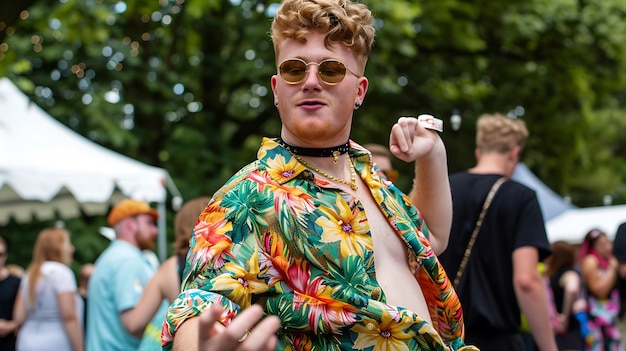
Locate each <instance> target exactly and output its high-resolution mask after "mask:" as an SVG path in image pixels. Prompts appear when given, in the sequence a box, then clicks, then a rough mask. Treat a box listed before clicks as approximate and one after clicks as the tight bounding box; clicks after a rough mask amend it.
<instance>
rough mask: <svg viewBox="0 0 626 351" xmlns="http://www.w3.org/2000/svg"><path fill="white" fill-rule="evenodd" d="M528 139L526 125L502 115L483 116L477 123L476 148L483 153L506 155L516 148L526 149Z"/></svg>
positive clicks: (519, 120)
mask: <svg viewBox="0 0 626 351" xmlns="http://www.w3.org/2000/svg"><path fill="white" fill-rule="evenodd" d="M526 139H528V129H527V128H526V123H524V121H522V120H521V119H513V118H509V117H506V116H504V115H502V114H499V113H495V114H488V113H486V114H483V115H481V116H480V117H479V118H478V122H476V147H477V148H478V149H479V150H480V151H481V152H483V153H488V152H498V153H506V152H509V151H511V150H512V149H513V148H514V147H515V146H520V147H521V148H524V145H525V144H526Z"/></svg>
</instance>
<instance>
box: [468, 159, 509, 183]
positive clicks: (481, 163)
mask: <svg viewBox="0 0 626 351" xmlns="http://www.w3.org/2000/svg"><path fill="white" fill-rule="evenodd" d="M516 164H517V163H513V162H509V161H508V159H507V158H506V157H505V156H504V155H499V154H489V155H483V156H481V157H480V159H479V160H478V163H477V164H476V166H474V167H473V168H470V169H469V170H468V172H469V173H474V174H502V175H504V176H507V177H509V178H510V177H511V176H512V175H513V171H515V166H516Z"/></svg>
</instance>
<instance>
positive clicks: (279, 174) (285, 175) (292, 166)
mask: <svg viewBox="0 0 626 351" xmlns="http://www.w3.org/2000/svg"><path fill="white" fill-rule="evenodd" d="M267 165H268V170H267V172H268V173H269V175H270V177H271V178H272V179H274V180H276V181H277V182H278V183H281V184H282V183H284V182H286V181H288V180H290V179H291V178H293V177H294V175H296V174H298V173H300V172H302V171H304V170H305V169H306V168H305V167H304V166H303V165H302V164H300V162H298V161H297V160H296V159H295V158H291V159H290V160H289V162H288V163H285V158H284V157H283V156H282V155H277V156H276V157H274V158H273V159H271V160H268V161H267Z"/></svg>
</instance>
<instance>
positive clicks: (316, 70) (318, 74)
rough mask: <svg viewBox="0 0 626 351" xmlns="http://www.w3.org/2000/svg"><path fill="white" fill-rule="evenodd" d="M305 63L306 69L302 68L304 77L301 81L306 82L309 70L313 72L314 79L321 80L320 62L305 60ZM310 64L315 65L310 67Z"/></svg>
mask: <svg viewBox="0 0 626 351" xmlns="http://www.w3.org/2000/svg"><path fill="white" fill-rule="evenodd" d="M305 65H306V69H305V70H304V77H302V82H306V80H307V79H309V76H311V75H310V74H309V73H310V72H311V71H313V72H315V74H314V75H313V76H314V77H315V79H317V80H318V81H320V82H323V81H324V80H323V79H322V77H321V76H320V64H319V63H317V62H307V63H305ZM310 65H315V66H317V67H315V68H311V67H309V66H310Z"/></svg>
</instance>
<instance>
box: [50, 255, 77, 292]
mask: <svg viewBox="0 0 626 351" xmlns="http://www.w3.org/2000/svg"><path fill="white" fill-rule="evenodd" d="M45 275H46V277H47V278H48V280H49V281H50V282H51V285H52V287H53V289H54V291H56V293H57V294H63V293H66V292H75V291H76V290H77V287H76V278H75V277H74V273H73V272H72V270H71V269H70V268H69V267H67V266H66V265H64V264H62V263H56V262H55V264H51V265H47V266H46V272H45Z"/></svg>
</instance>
